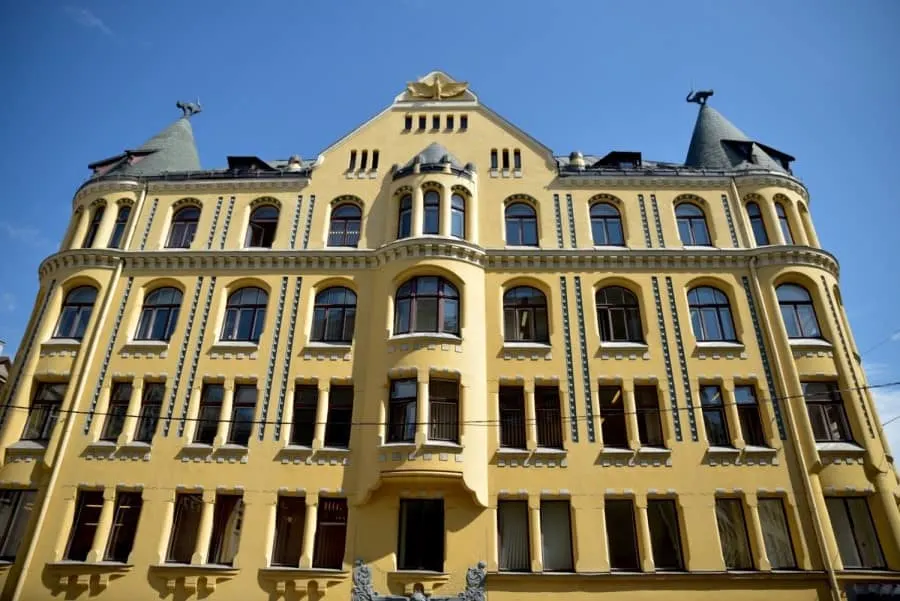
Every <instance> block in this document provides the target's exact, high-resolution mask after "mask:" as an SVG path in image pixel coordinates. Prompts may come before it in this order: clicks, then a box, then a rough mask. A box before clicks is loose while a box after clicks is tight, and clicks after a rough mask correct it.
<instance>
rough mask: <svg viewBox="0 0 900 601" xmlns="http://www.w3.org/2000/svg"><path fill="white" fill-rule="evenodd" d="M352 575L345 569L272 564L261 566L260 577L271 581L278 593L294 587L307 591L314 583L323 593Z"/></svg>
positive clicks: (265, 580) (296, 589) (294, 588)
mask: <svg viewBox="0 0 900 601" xmlns="http://www.w3.org/2000/svg"><path fill="white" fill-rule="evenodd" d="M349 577H350V574H349V573H348V572H345V571H343V570H328V569H324V568H294V567H290V566H270V567H268V568H260V570H259V579H260V580H262V581H264V582H271V583H273V584H274V585H275V592H276V593H285V592H287V590H288V589H290V588H293V590H295V591H298V590H299V591H305V590H307V589H308V587H309V585H310V584H312V583H315V584H316V588H317V590H318V591H319V593H320V594H321V593H322V592H324V591H325V589H327V588H328V587H331V586H334V585H336V584H340V583H341V582H345V581H346V580H347V579H348V578H349Z"/></svg>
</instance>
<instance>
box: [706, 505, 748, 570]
mask: <svg viewBox="0 0 900 601" xmlns="http://www.w3.org/2000/svg"><path fill="white" fill-rule="evenodd" d="M720 504H721V505H720ZM726 506H730V507H732V508H734V507H737V512H735V514H734V515H728V513H729V512H728V511H726V510H725V507H726ZM715 513H716V528H717V530H718V532H719V544H720V547H721V550H722V559H723V561H724V562H725V570H726V571H729V572H730V571H734V570H738V571H750V570H755V569H756V566H755V564H754V559H755V558H754V557H753V547H751V546H750V533H749V532H748V529H747V513H746V511H744V502H743V500H741V499H739V498H734V497H716V504H715ZM722 514H726V515H728V517H729V520H730V518H732V517H737V515H739V516H740V522H741V523H740V524H739V525H740V526H742V531H743V536H740V535H741V533H740V532H735V533H734V534H735V536H737V537H738V539H739V540H738V539H735V540H734V542H735V543H736V544H738V545H740V546H742V547H743V550H744V551H746V559H747V560H748V562H749V563H748V564H737V563H736V564H734V565H729V563H728V562H729V558H728V553H726V549H725V545H726V540H725V538H724V536H723V534H724V526H723V524H722V520H721V515H722ZM731 526H732V527H733V528H735V529H736V528H737V526H738V524H731ZM741 551H742V549H739V548H735V549H734V552H733V553H732V555H734V554H737V555H741Z"/></svg>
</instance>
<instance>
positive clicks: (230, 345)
mask: <svg viewBox="0 0 900 601" xmlns="http://www.w3.org/2000/svg"><path fill="white" fill-rule="evenodd" d="M209 350H210V352H211V353H253V352H256V351H257V350H259V343H258V342H251V341H244V340H219V341H217V342H214V343H213V345H212V346H211V347H210V348H209Z"/></svg>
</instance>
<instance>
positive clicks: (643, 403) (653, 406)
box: [634, 386, 666, 447]
mask: <svg viewBox="0 0 900 601" xmlns="http://www.w3.org/2000/svg"><path fill="white" fill-rule="evenodd" d="M634 404H635V408H636V410H637V422H638V437H639V438H640V439H641V446H642V447H663V446H665V444H666V443H665V440H664V439H663V433H662V421H661V418H660V412H659V391H658V390H657V388H656V386H635V387H634Z"/></svg>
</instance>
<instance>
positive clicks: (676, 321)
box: [666, 276, 697, 441]
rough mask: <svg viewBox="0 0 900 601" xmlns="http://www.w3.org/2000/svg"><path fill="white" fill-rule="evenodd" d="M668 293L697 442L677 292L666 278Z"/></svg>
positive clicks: (687, 402)
mask: <svg viewBox="0 0 900 601" xmlns="http://www.w3.org/2000/svg"><path fill="white" fill-rule="evenodd" d="M666 291H667V292H668V293H669V310H671V311H672V323H673V324H674V326H675V346H676V347H677V348H678V364H679V366H680V367H681V379H682V380H683V381H684V400H685V404H686V405H687V410H688V423H689V424H690V426H691V440H695V441H696V440H697V422H696V420H695V419H694V395H693V393H691V379H690V375H689V374H688V367H687V358H686V357H685V353H684V340H683V339H682V337H681V322H680V320H679V319H678V305H677V304H676V303H675V290H674V289H673V288H672V278H671V277H669V276H666Z"/></svg>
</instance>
